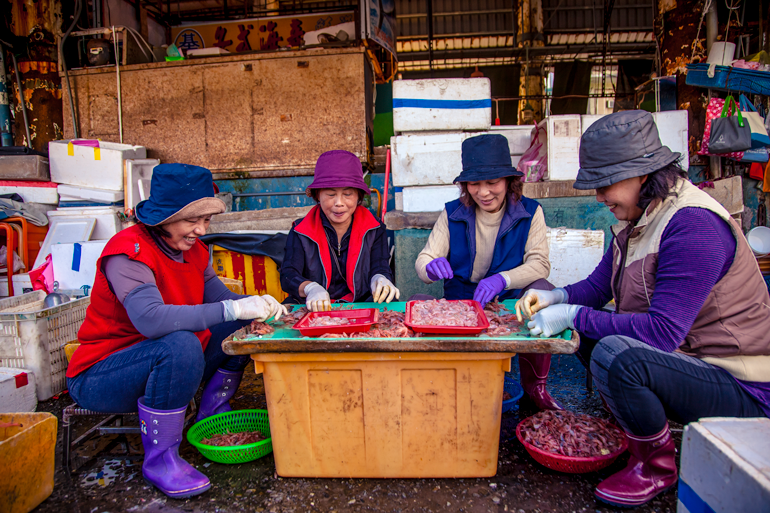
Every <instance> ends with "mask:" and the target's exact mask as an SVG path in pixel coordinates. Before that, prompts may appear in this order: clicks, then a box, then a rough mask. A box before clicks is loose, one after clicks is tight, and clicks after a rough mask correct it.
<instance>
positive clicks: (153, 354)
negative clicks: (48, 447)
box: [67, 164, 286, 498]
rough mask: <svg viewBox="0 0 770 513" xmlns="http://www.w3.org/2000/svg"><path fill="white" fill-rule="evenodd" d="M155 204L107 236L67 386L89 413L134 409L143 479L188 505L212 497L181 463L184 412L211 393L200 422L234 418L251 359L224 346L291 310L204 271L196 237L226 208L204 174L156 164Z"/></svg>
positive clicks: (205, 261) (146, 204)
mask: <svg viewBox="0 0 770 513" xmlns="http://www.w3.org/2000/svg"><path fill="white" fill-rule="evenodd" d="M151 193H152V194H151V196H150V199H148V200H146V201H142V202H141V203H139V204H138V205H137V206H136V217H137V219H138V221H139V223H138V224H136V225H135V226H132V227H130V228H127V229H125V230H123V231H121V232H119V233H118V234H116V235H115V236H114V237H112V239H110V241H109V242H108V243H107V245H106V246H105V248H104V251H102V255H101V257H100V258H99V260H98V261H97V264H96V266H97V269H96V281H95V283H94V288H93V291H92V293H91V304H90V305H89V307H88V310H87V312H86V318H85V321H84V322H83V326H82V327H81V328H80V331H79V332H78V341H79V342H80V347H78V349H77V350H76V351H75V354H74V355H73V356H72V361H71V362H70V364H69V367H68V368H67V385H68V387H69V391H70V394H71V395H72V397H73V399H74V400H75V401H77V403H78V404H79V405H80V406H81V407H83V408H86V409H89V410H94V411H99V412H109V413H130V412H133V411H136V408H137V405H138V408H139V421H140V428H141V432H142V435H141V437H142V444H143V445H144V462H143V464H142V473H143V474H144V477H145V478H146V479H147V480H148V481H149V482H150V483H152V484H153V485H155V486H156V487H158V488H159V489H160V490H161V491H162V492H163V493H165V494H166V495H168V496H169V497H172V498H184V497H190V496H193V495H197V494H200V493H203V492H205V491H206V490H208V489H209V488H210V487H211V483H210V482H209V480H208V478H207V477H206V476H204V475H203V474H201V473H200V472H198V471H197V470H196V469H195V468H193V467H192V466H190V465H189V464H188V463H187V462H186V461H184V460H183V459H181V458H180V456H179V444H180V442H181V441H182V429H183V427H184V419H185V410H186V408H187V404H188V403H189V402H190V400H191V399H192V398H193V396H194V395H195V393H196V391H197V390H198V387H199V386H200V384H201V383H206V386H205V388H204V390H203V396H202V398H201V403H200V408H199V411H198V416H197V420H202V419H204V418H206V417H209V416H211V415H214V414H217V413H223V412H226V411H230V404H229V400H230V398H231V397H232V396H233V394H235V391H236V390H237V388H238V385H239V384H240V380H241V376H242V375H243V370H244V368H245V367H246V365H247V364H248V363H249V358H248V357H243V356H240V357H239V356H228V355H226V354H225V353H224V352H223V351H222V341H223V340H224V339H225V337H227V336H228V335H230V334H231V333H233V332H234V331H235V330H237V329H238V328H240V327H241V326H243V325H244V324H246V323H248V322H249V321H250V320H251V319H258V320H265V319H267V318H269V317H271V316H273V315H274V316H275V318H276V319H277V318H279V317H280V316H281V314H282V313H286V309H285V307H283V306H282V305H280V304H279V303H278V301H276V300H275V299H274V298H272V297H270V296H262V297H260V296H241V295H238V294H234V293H232V292H230V291H229V290H228V289H227V287H225V286H224V284H222V282H221V281H220V280H219V279H218V278H217V276H216V274H215V273H214V270H213V269H212V267H211V265H209V253H208V248H207V247H206V245H205V244H203V243H202V242H201V241H200V240H198V238H199V237H200V236H202V235H204V234H205V233H206V229H207V228H208V226H209V222H210V220H211V216H212V215H213V214H219V213H222V212H224V210H225V205H224V203H223V202H222V201H221V200H219V199H218V198H216V197H215V196H214V182H213V180H212V177H211V172H210V171H209V170H208V169H204V168H202V167H198V166H191V165H186V164H161V165H158V166H156V167H155V169H154V170H153V175H152V184H151Z"/></svg>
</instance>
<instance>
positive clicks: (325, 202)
mask: <svg viewBox="0 0 770 513" xmlns="http://www.w3.org/2000/svg"><path fill="white" fill-rule="evenodd" d="M318 204H319V205H321V210H322V211H323V213H324V214H325V215H326V218H327V219H328V220H329V222H330V223H332V226H334V227H335V228H338V227H339V228H343V227H344V228H346V229H347V227H348V225H349V224H350V220H351V218H352V216H353V212H355V211H356V207H357V206H358V189H356V188H354V187H335V188H334V189H321V190H320V191H318Z"/></svg>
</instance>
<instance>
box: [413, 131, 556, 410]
mask: <svg viewBox="0 0 770 513" xmlns="http://www.w3.org/2000/svg"><path fill="white" fill-rule="evenodd" d="M462 165H463V171H462V173H460V176H458V177H457V178H455V180H454V182H455V183H459V186H460V190H461V194H460V199H457V200H454V201H451V202H449V203H447V204H446V206H445V208H444V210H443V211H442V212H441V215H440V216H439V218H438V221H436V224H435V225H434V227H433V231H432V232H431V234H430V237H429V238H428V243H427V244H426V245H425V248H424V249H423V250H422V251H421V252H420V255H419V256H418V257H417V261H416V262H415V270H416V271H417V274H418V276H419V277H420V279H421V280H422V281H424V282H425V283H433V282H435V281H438V280H444V297H445V298H446V299H471V298H473V299H475V300H477V301H479V302H480V303H481V304H482V306H483V305H485V304H486V303H487V302H489V301H491V300H492V299H494V298H495V297H498V298H499V299H501V300H503V299H515V298H518V297H519V296H520V295H521V294H522V293H523V291H525V290H526V289H528V288H530V287H536V288H541V289H542V288H553V286H552V285H551V284H550V283H548V282H547V281H546V280H545V279H546V278H547V277H548V274H549V273H550V271H551V264H550V262H549V261H548V241H547V239H546V226H545V217H544V216H543V209H542V207H541V206H540V204H539V203H538V202H536V201H534V200H532V199H529V198H527V197H525V196H522V182H521V178H520V177H521V176H522V173H520V172H519V171H517V170H516V168H514V167H513V165H512V164H511V154H510V149H509V146H508V140H507V139H506V138H505V137H504V136H502V135H500V134H485V135H479V136H476V137H471V138H469V139H466V140H465V141H463V144H462ZM550 367H551V355H549V354H520V355H519V368H520V370H521V384H522V388H523V389H524V392H525V393H526V396H527V398H528V399H529V400H531V402H533V403H534V405H535V406H536V407H537V408H538V409H550V410H555V409H561V406H560V405H559V404H558V403H557V402H556V401H555V400H554V399H553V398H552V397H551V396H550V394H549V393H548V391H547V390H546V381H547V379H548V372H549V370H550Z"/></svg>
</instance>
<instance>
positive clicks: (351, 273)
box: [294, 205, 380, 302]
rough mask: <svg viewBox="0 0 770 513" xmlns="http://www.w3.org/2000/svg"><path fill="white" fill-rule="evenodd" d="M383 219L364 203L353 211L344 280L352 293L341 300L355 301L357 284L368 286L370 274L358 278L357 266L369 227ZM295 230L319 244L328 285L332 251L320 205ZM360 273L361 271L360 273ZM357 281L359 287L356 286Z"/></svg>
mask: <svg viewBox="0 0 770 513" xmlns="http://www.w3.org/2000/svg"><path fill="white" fill-rule="evenodd" d="M379 226H380V223H379V222H378V221H377V219H375V218H374V216H373V215H372V213H371V212H369V210H367V209H366V208H364V207H362V206H361V205H359V206H358V208H356V211H355V212H354V215H353V226H352V228H351V229H350V240H349V242H348V259H347V262H346V264H345V275H346V276H345V280H346V282H347V284H348V289H349V290H350V291H351V293H348V294H346V295H345V296H344V297H342V298H340V300H341V301H347V302H352V301H354V300H355V298H356V297H357V294H356V288H358V289H361V288H362V287H366V286H368V282H366V283H364V281H362V280H368V279H369V278H368V276H367V277H361V279H358V280H357V279H356V267H357V266H358V264H359V260H360V256H361V250H362V248H363V244H364V236H365V235H366V234H367V233H368V232H369V231H370V230H375V229H377V228H379ZM294 231H295V232H297V233H301V234H302V235H305V236H306V237H308V238H309V239H310V240H312V241H313V242H314V243H315V245H316V246H317V248H318V252H319V255H320V257H321V264H322V265H323V271H324V281H325V282H324V283H323V287H324V288H325V289H327V290H328V289H329V282H330V281H331V277H332V256H331V253H330V252H329V244H327V242H326V232H325V231H324V227H323V223H322V222H321V207H320V206H318V205H316V206H315V207H313V208H312V209H311V210H310V212H308V213H307V215H306V216H305V218H304V219H302V221H300V222H299V224H297V225H296V226H295V227H294ZM359 274H360V273H359ZM356 285H358V287H356Z"/></svg>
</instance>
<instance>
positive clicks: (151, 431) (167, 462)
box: [138, 399, 211, 499]
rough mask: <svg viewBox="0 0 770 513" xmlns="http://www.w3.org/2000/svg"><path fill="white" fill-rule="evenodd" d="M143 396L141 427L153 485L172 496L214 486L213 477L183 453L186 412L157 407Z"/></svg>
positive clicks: (145, 468)
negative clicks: (189, 460)
mask: <svg viewBox="0 0 770 513" xmlns="http://www.w3.org/2000/svg"><path fill="white" fill-rule="evenodd" d="M142 401H143V399H139V402H138V404H139V427H140V429H141V432H142V445H144V462H143V463H142V474H143V475H144V478H145V479H146V480H147V481H149V482H150V484H152V485H154V486H156V487H157V488H158V489H159V490H160V491H161V492H163V493H165V494H166V495H168V496H169V497H171V498H172V499H184V498H186V497H192V496H193V495H198V494H201V493H203V492H205V491H206V490H208V489H209V488H211V481H209V478H208V477H206V476H204V475H203V474H201V473H200V472H198V471H197V470H195V468H194V467H193V466H192V465H190V464H189V463H187V462H186V461H185V460H183V459H182V458H181V457H180V456H179V444H180V443H181V442H182V429H183V428H184V414H185V411H186V410H187V406H185V407H184V408H179V409H176V410H154V409H152V408H149V407H147V406H145V405H144V404H142Z"/></svg>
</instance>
